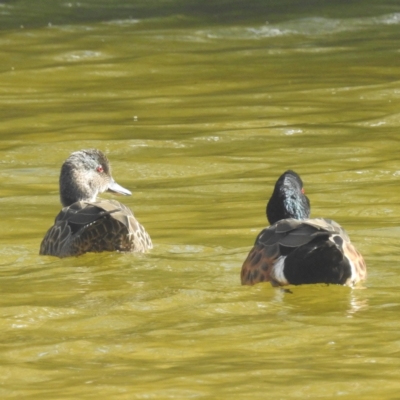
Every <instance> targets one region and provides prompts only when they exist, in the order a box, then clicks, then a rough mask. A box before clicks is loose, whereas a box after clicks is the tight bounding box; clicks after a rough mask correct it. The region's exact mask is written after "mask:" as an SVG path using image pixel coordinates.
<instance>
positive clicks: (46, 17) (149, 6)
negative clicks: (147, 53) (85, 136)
mask: <svg viewBox="0 0 400 400" xmlns="http://www.w3.org/2000/svg"><path fill="white" fill-rule="evenodd" d="M395 5H396V6H397V0H385V1H384V2H378V3H377V2H376V1H374V0H370V1H368V2H366V1H365V0H307V1H298V0H252V1H251V2H249V1H248V0H217V1H215V0H175V1H160V0H130V1H129V0H128V1H127V0H114V1H113V0H107V1H106V0H82V1H75V0H70V1H69V0H43V1H40V2H38V1H36V2H32V0H17V1H16V0H0V29H1V30H8V29H20V28H21V27H24V28H36V27H43V26H48V25H49V24H51V25H64V24H85V23H95V22H106V21H111V20H118V19H123V20H126V19H130V18H132V19H149V18H165V17H168V18H170V19H171V21H170V23H172V24H173V25H174V26H175V27H176V26H177V25H178V26H181V27H184V26H190V27H194V26H196V25H202V26H204V24H205V23H206V24H215V23H218V24H224V23H227V24H228V23H232V22H236V23H245V22H249V21H252V22H253V23H254V22H255V23H260V24H264V23H266V22H267V21H268V22H270V23H277V22H281V21H282V20H288V18H289V19H297V18H304V17H310V16H322V17H327V18H352V17H358V18H360V17H366V16H374V15H377V14H378V15H381V14H384V13H389V12H393V7H394V6H395ZM377 7H379V8H377ZM171 17H172V18H171ZM167 26H168V21H163V28H165V27H167Z"/></svg>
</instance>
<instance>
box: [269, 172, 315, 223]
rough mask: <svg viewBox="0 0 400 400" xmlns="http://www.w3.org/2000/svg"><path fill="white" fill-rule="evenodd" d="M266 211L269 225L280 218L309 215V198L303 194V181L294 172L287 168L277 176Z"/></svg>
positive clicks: (296, 217)
mask: <svg viewBox="0 0 400 400" xmlns="http://www.w3.org/2000/svg"><path fill="white" fill-rule="evenodd" d="M266 211H267V218H268V221H269V223H270V224H271V225H273V224H275V222H278V221H279V220H281V219H286V218H295V219H306V218H309V217H310V200H309V199H308V197H307V196H306V195H305V194H304V188H303V181H302V180H301V178H300V176H299V175H298V174H296V172H294V171H291V170H288V171H286V172H285V173H283V174H282V175H281V176H280V177H279V179H278V180H277V182H276V184H275V188H274V192H273V193H272V196H271V198H270V199H269V202H268V204H267V210H266Z"/></svg>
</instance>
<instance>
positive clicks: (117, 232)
mask: <svg viewBox="0 0 400 400" xmlns="http://www.w3.org/2000/svg"><path fill="white" fill-rule="evenodd" d="M59 185H60V201H61V204H62V206H63V208H62V210H61V211H60V213H59V214H58V215H57V217H56V219H55V222H54V225H53V226H52V227H51V228H50V229H49V230H48V231H47V233H46V235H45V236H44V238H43V240H42V242H41V245H40V251H39V254H41V255H50V256H56V257H59V258H63V257H70V256H80V255H82V254H85V253H88V252H95V253H97V252H103V251H119V252H140V253H144V252H146V251H148V250H150V249H151V248H152V247H153V244H152V241H151V238H150V235H149V234H148V233H147V232H146V230H145V228H144V227H143V226H142V225H141V224H140V223H139V222H138V221H137V219H136V218H135V217H134V215H133V213H132V211H131V210H130V209H129V208H128V207H127V206H125V205H124V204H122V203H120V202H118V201H116V200H98V199H97V196H98V195H99V194H100V193H103V192H106V191H108V192H113V193H116V194H120V195H125V196H130V195H131V194H132V193H131V192H130V191H129V190H128V189H125V188H124V187H122V186H120V185H119V184H118V183H117V182H115V180H114V178H113V177H112V175H111V166H110V163H109V161H108V159H107V157H106V155H105V154H104V153H103V152H101V151H100V150H97V149H87V150H79V151H75V152H73V153H72V154H71V155H70V156H69V157H68V158H67V159H66V160H65V162H64V163H63V165H62V167H61V173H60V179H59Z"/></svg>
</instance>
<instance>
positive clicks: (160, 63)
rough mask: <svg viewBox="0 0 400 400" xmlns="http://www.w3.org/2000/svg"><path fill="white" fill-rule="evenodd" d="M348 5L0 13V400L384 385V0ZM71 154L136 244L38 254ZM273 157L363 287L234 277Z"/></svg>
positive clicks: (392, 31)
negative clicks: (97, 178)
mask: <svg viewBox="0 0 400 400" xmlns="http://www.w3.org/2000/svg"><path fill="white" fill-rule="evenodd" d="M132 3H133V2H132ZM367 3H368V2H367ZM367 3H366V2H354V3H352V4H351V5H347V4H346V5H344V4H341V3H340V2H319V3H318V5H315V7H313V8H310V7H305V6H304V7H303V6H302V7H300V6H299V5H298V2H294V1H286V2H279V4H278V2H276V4H275V2H264V1H263V2H261V1H260V2H254V4H253V7H250V6H249V4H248V2H243V1H236V2H234V3H233V4H231V2H230V3H229V4H230V6H229V7H228V5H227V4H225V3H223V2H218V4H216V3H213V4H212V5H211V4H208V5H204V4H203V5H201V4H200V3H198V2H195V1H191V2H179V1H175V2H157V1H153V2H147V3H145V2H135V3H134V4H126V2H122V1H121V2H120V1H113V2H104V1H96V2H94V1H85V2H62V1H42V2H40V6H39V5H36V6H31V3H30V2H27V1H18V2H3V3H1V4H0V21H1V23H2V24H1V31H0V35H1V36H0V43H1V46H0V57H1V59H2V60H3V62H2V66H1V74H0V116H1V121H2V124H1V126H0V135H1V136H0V139H1V141H0V176H1V179H2V185H1V187H0V202H1V208H2V211H3V213H2V214H3V218H2V231H1V244H2V245H1V246H0V253H1V258H0V277H1V289H2V296H1V300H0V329H1V332H2V335H1V336H2V341H1V343H2V346H1V350H0V355H1V357H0V360H1V361H0V377H1V378H0V395H1V397H2V398H38V399H39V398H40V399H47V398H48V399H72V398H73V399H76V398H80V399H91V398H96V399H99V398H104V399H110V398H113V399H114V398H116V399H133V398H137V399H143V398H146V399H168V398H170V399H188V398H210V399H216V398H233V399H248V398H253V399H265V398H266V397H268V398H269V397H271V398H272V397H273V398H276V399H297V398H302V399H303V398H341V399H354V398H358V399H376V398H380V399H394V398H397V397H398V392H399V389H400V384H399V383H398V370H399V366H400V358H399V354H400V353H399V351H400V347H399V343H400V342H399V340H398V332H399V331H400V323H399V317H398V315H399V311H400V302H399V294H398V287H399V285H400V278H399V274H398V235H399V232H400V229H399V227H398V220H399V217H400V206H399V205H398V203H399V202H398V198H399V195H400V190H399V189H398V188H399V184H398V183H399V179H400V164H399V161H398V154H397V153H398V152H397V147H398V132H397V131H398V126H399V122H400V121H399V120H400V114H399V102H400V85H399V77H400V70H399V66H398V57H399V47H398V43H399V36H400V10H399V9H398V5H397V3H396V2H391V1H384V2H379V4H378V5H376V4H375V2H371V3H368V4H367ZM361 5H363V6H362V7H361ZM88 147H96V148H99V149H101V150H103V151H105V152H106V154H107V155H108V157H109V159H110V160H111V163H112V167H113V175H114V178H115V179H116V180H117V181H118V182H119V183H120V184H121V185H123V186H124V187H126V188H128V189H130V190H132V191H133V196H132V197H129V198H128V197H124V198H118V200H121V201H123V202H124V203H125V204H127V205H128V206H129V207H131V208H132V209H133V210H134V212H135V215H136V216H137V218H138V219H139V221H140V222H141V223H142V224H143V225H144V226H145V227H146V229H147V230H148V231H149V233H150V234H151V236H152V238H153V242H154V243H155V248H154V250H153V251H152V252H151V253H149V254H146V255H136V254H130V255H127V254H118V253H115V254H101V255H99V254H86V255H84V256H82V257H79V258H67V259H63V260H59V259H57V258H53V257H40V256H39V255H38V250H39V245H40V241H41V239H42V238H43V236H44V234H45V232H46V230H47V229H48V228H49V227H50V226H51V224H52V222H53V220H54V218H55V216H56V214H57V213H58V212H59V210H60V204H59V197H58V175H59V169H60V166H61V164H62V162H63V161H64V160H65V159H66V158H67V157H68V155H69V154H70V153H71V152H72V151H74V150H78V149H82V148H88ZM288 168H292V169H294V170H296V171H297V172H298V173H300V174H301V176H302V178H303V180H304V182H305V189H306V192H307V195H308V196H309V197H310V199H311V203H312V215H313V216H323V217H328V218H333V219H335V220H336V221H337V222H339V223H340V224H342V225H343V226H344V227H346V229H347V231H348V233H349V234H350V236H351V238H352V240H353V242H354V243H355V244H356V246H357V248H358V249H359V250H360V251H361V252H362V253H363V254H364V257H365V259H366V261H367V265H368V273H369V276H368V280H367V282H366V283H365V284H364V285H363V286H362V288H359V289H350V288H344V287H337V286H329V287H327V286H325V285H308V286H301V287H292V288H291V292H284V291H281V290H279V289H276V288H272V287H271V286H270V285H269V284H259V285H256V286H254V287H242V286H240V279H239V276H240V268H241V264H242V262H243V260H244V258H245V257H246V255H247V252H248V251H249V249H250V248H251V246H252V244H253V242H254V239H255V237H256V235H257V234H258V232H259V231H260V230H261V229H262V228H263V227H265V226H266V224H267V222H266V218H265V214H264V212H265V204H266V201H267V199H268V198H269V196H270V194H271V192H272V188H273V185H274V183H275V181H276V179H277V177H278V176H279V175H280V174H281V173H282V172H283V171H285V170H286V169H288ZM102 197H103V198H110V197H111V196H110V195H108V194H105V195H103V196H102Z"/></svg>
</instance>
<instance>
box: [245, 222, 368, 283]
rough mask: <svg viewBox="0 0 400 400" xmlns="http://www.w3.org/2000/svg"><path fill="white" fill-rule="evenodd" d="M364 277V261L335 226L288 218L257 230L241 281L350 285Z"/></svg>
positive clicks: (341, 231)
mask: <svg viewBox="0 0 400 400" xmlns="http://www.w3.org/2000/svg"><path fill="white" fill-rule="evenodd" d="M365 275H366V266H365V262H364V259H363V258H362V256H361V254H360V253H359V252H358V251H357V250H356V249H355V247H354V246H353V245H352V244H351V242H350V239H349V237H348V236H347V234H346V232H345V231H344V230H343V228H342V227H341V226H340V225H339V224H337V223H336V222H335V221H332V220H329V219H322V218H314V219H305V220H297V219H292V218H289V219H283V220H280V221H278V222H277V223H275V224H274V225H272V226H270V227H268V228H266V229H264V230H263V231H261V233H260V234H259V235H258V237H257V239H256V242H255V244H254V247H253V248H252V250H251V251H250V253H249V255H248V256H247V258H246V260H245V262H244V263H243V266H242V274H241V279H242V284H248V285H253V284H255V283H258V282H263V281H270V282H271V283H272V284H273V285H288V284H294V285H299V284H304V283H336V284H342V285H343V284H347V285H353V284H355V283H356V282H358V281H359V280H362V279H365Z"/></svg>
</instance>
